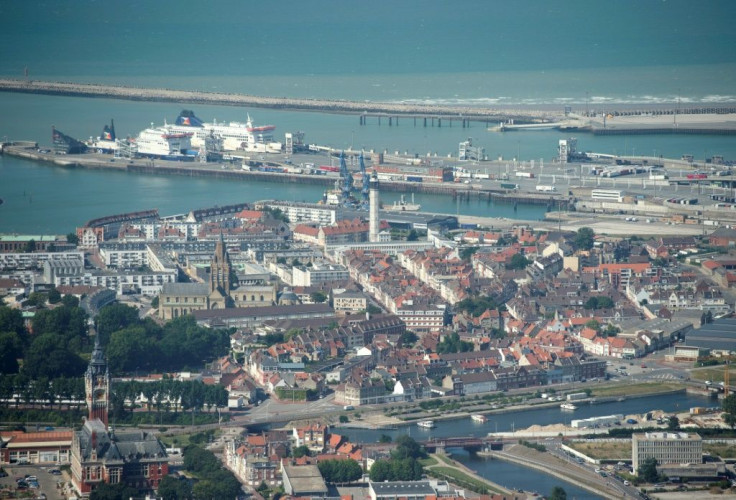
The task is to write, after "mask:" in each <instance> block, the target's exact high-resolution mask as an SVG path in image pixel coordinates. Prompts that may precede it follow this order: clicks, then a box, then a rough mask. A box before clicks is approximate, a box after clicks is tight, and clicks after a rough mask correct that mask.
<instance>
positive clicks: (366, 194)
mask: <svg viewBox="0 0 736 500" xmlns="http://www.w3.org/2000/svg"><path fill="white" fill-rule="evenodd" d="M360 175H361V178H362V179H363V188H362V190H361V202H360V208H361V209H363V210H368V207H369V205H370V192H371V188H370V182H371V181H370V179H369V177H368V174H367V173H366V171H365V160H364V158H363V152H362V151H361V152H360Z"/></svg>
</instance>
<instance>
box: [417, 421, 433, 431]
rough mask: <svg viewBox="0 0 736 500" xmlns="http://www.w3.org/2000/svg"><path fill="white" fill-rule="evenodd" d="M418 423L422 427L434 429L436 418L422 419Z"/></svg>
mask: <svg viewBox="0 0 736 500" xmlns="http://www.w3.org/2000/svg"><path fill="white" fill-rule="evenodd" d="M417 425H418V426H419V427H421V428H422V429H434V427H435V425H434V420H420V421H419V422H417Z"/></svg>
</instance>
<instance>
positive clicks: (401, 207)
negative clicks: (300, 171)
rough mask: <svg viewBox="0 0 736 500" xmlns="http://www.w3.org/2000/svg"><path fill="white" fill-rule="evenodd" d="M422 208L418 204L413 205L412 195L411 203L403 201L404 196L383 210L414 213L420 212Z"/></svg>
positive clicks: (412, 196) (412, 197)
mask: <svg viewBox="0 0 736 500" xmlns="http://www.w3.org/2000/svg"><path fill="white" fill-rule="evenodd" d="M421 208H422V206H421V205H420V204H419V203H414V193H412V195H411V203H409V202H408V201H406V199H404V195H403V194H402V195H401V200H399V201H395V202H394V204H393V205H388V206H385V207H383V209H384V210H388V211H390V212H416V211H418V210H421Z"/></svg>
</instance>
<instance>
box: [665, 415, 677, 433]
mask: <svg viewBox="0 0 736 500" xmlns="http://www.w3.org/2000/svg"><path fill="white" fill-rule="evenodd" d="M667 430H668V431H672V432H674V431H679V430H680V419H679V418H677V417H676V416H675V415H672V416H671V417H670V418H669V420H667Z"/></svg>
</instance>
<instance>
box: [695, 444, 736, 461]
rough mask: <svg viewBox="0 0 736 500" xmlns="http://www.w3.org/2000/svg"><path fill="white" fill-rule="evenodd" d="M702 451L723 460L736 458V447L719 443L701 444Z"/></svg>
mask: <svg viewBox="0 0 736 500" xmlns="http://www.w3.org/2000/svg"><path fill="white" fill-rule="evenodd" d="M703 451H704V452H707V453H710V454H711V455H713V456H718V457H721V458H723V459H727V458H736V446H734V445H729V444H720V443H703Z"/></svg>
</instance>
